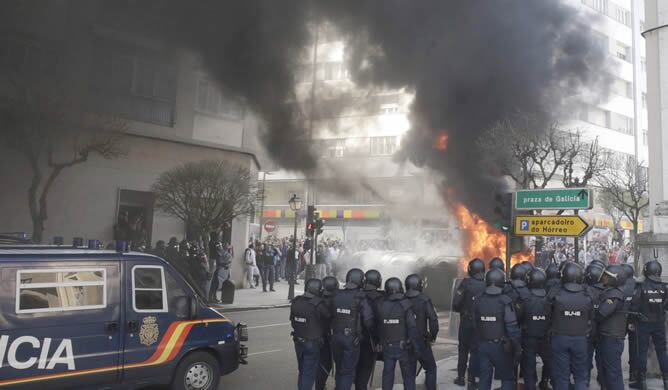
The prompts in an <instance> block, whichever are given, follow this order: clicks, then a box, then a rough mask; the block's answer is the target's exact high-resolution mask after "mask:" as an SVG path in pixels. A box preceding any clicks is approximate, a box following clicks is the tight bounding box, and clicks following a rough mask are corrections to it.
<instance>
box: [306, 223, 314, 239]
mask: <svg viewBox="0 0 668 390" xmlns="http://www.w3.org/2000/svg"><path fill="white" fill-rule="evenodd" d="M314 227H315V226H314V223H313V222H309V223H307V224H306V236H307V237H313V232H314V231H315V229H314Z"/></svg>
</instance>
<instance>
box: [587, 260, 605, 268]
mask: <svg viewBox="0 0 668 390" xmlns="http://www.w3.org/2000/svg"><path fill="white" fill-rule="evenodd" d="M589 264H599V265H602V266H603V268H605V263H604V262H602V261H601V260H599V259H596V260H592V261H591V263H589Z"/></svg>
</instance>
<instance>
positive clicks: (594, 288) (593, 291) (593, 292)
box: [585, 283, 605, 385]
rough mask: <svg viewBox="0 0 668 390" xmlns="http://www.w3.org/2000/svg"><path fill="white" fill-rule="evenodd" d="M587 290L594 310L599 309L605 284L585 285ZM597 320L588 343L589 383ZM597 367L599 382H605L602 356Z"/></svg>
mask: <svg viewBox="0 0 668 390" xmlns="http://www.w3.org/2000/svg"><path fill="white" fill-rule="evenodd" d="M585 291H586V292H587V295H589V296H590V297H591V300H592V304H593V306H594V312H596V311H598V306H599V301H600V296H601V294H602V293H603V291H605V286H603V284H602V283H596V284H594V285H589V284H587V285H585ZM596 333H597V332H596V321H594V322H593V323H592V329H591V332H590V334H589V338H588V340H587V341H588V345H587V376H586V378H587V385H589V384H590V383H591V370H592V369H593V368H594V352H595V351H596V341H597V337H596ZM596 369H597V380H598V383H599V384H601V383H603V382H602V381H603V377H602V376H601V375H602V371H603V370H602V368H601V357H600V356H599V355H598V354H597V355H596Z"/></svg>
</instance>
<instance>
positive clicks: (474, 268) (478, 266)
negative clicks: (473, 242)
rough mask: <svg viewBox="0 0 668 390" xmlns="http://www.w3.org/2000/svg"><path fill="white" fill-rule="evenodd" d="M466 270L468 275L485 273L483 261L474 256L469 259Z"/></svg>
mask: <svg viewBox="0 0 668 390" xmlns="http://www.w3.org/2000/svg"><path fill="white" fill-rule="evenodd" d="M468 271H469V276H473V275H477V274H483V273H485V263H484V262H483V261H482V260H480V259H478V258H475V259H473V260H471V261H469V267H468Z"/></svg>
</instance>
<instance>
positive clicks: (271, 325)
mask: <svg viewBox="0 0 668 390" xmlns="http://www.w3.org/2000/svg"><path fill="white" fill-rule="evenodd" d="M287 325H290V323H289V322H283V323H280V324H269V325H258V326H249V327H248V329H260V328H272V327H274V326H287Z"/></svg>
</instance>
